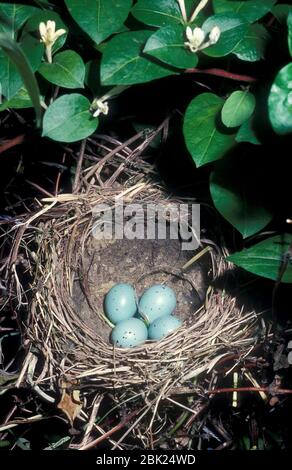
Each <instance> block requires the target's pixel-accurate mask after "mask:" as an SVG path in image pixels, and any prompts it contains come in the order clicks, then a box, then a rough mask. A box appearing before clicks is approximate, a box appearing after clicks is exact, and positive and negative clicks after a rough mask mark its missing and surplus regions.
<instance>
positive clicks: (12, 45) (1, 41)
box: [0, 33, 42, 125]
mask: <svg viewBox="0 0 292 470" xmlns="http://www.w3.org/2000/svg"><path fill="white" fill-rule="evenodd" d="M0 48H2V49H3V51H4V53H5V54H6V55H7V57H8V58H9V64H13V65H14V66H15V67H16V69H17V71H18V73H19V75H20V76H21V78H22V80H23V83H24V85H25V87H26V89H27V91H28V93H29V96H30V98H31V101H32V103H33V106H34V108H35V112H36V118H37V125H40V122H41V114H42V113H41V105H40V93H39V87H38V83H37V81H36V78H35V75H34V73H33V70H32V68H31V66H30V64H29V62H28V60H27V58H26V56H25V54H24V52H23V51H22V49H21V48H20V46H19V45H18V44H17V43H16V42H15V41H14V40H12V39H10V38H9V36H7V34H4V33H0ZM9 67H10V66H9ZM0 74H1V75H2V70H1V69H0ZM1 75H0V83H2V77H1Z"/></svg>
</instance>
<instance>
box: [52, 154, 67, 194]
mask: <svg viewBox="0 0 292 470" xmlns="http://www.w3.org/2000/svg"><path fill="white" fill-rule="evenodd" d="M65 160H66V152H64V153H63V157H62V165H64V163H65ZM61 175H62V171H58V175H57V179H56V186H55V196H58V192H59V186H60V180H61Z"/></svg>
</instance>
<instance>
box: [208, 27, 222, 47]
mask: <svg viewBox="0 0 292 470" xmlns="http://www.w3.org/2000/svg"><path fill="white" fill-rule="evenodd" d="M220 35H221V31H220V28H218V26H214V28H213V29H212V30H211V32H210V34H209V42H210V44H216V42H218V41H219V38H220Z"/></svg>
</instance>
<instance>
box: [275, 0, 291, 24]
mask: <svg viewBox="0 0 292 470" xmlns="http://www.w3.org/2000/svg"><path fill="white" fill-rule="evenodd" d="M290 11H292V5H288V3H281V4H280V5H275V6H274V7H273V8H272V13H273V15H274V17H275V18H277V20H278V21H279V23H286V21H287V16H288V15H289V13H290Z"/></svg>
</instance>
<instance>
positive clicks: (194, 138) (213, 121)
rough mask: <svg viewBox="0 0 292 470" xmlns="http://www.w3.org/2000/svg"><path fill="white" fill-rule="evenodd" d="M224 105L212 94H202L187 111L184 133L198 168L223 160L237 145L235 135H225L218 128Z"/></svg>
mask: <svg viewBox="0 0 292 470" xmlns="http://www.w3.org/2000/svg"><path fill="white" fill-rule="evenodd" d="M223 103H224V101H223V100H222V99H221V98H219V97H218V96H216V95H214V94H212V93H202V94H201V95H199V96H197V97H196V98H195V99H193V101H192V102H191V103H190V105H189V106H188V108H187V110H186V113H185V117H184V126H183V132H184V137H185V142H186V146H187V149H188V151H189V152H190V154H191V156H192V158H193V160H194V161H195V163H196V165H197V167H199V166H202V165H205V164H206V163H209V162H212V161H214V160H218V159H219V158H222V157H223V156H224V155H225V154H226V153H227V152H228V151H229V150H230V149H231V148H232V147H233V145H234V144H235V139H234V135H229V134H223V132H221V131H220V130H219V129H218V128H217V126H218V123H217V121H218V116H220V111H221V108H222V106H223Z"/></svg>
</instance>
